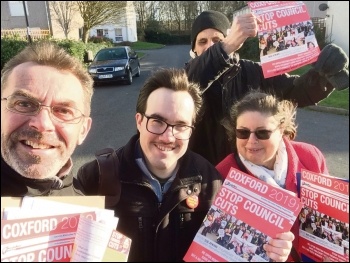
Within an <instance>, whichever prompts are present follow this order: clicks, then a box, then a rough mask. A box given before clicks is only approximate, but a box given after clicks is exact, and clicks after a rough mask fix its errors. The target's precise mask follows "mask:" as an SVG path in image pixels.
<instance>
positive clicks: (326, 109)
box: [307, 105, 349, 116]
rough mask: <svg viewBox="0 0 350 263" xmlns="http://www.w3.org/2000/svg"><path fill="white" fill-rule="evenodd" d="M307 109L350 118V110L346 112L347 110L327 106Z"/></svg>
mask: <svg viewBox="0 0 350 263" xmlns="http://www.w3.org/2000/svg"><path fill="white" fill-rule="evenodd" d="M307 109H310V110H314V111H321V112H328V113H333V114H339V115H346V116H349V110H346V109H340V108H333V107H326V106H320V105H316V106H309V107H307Z"/></svg>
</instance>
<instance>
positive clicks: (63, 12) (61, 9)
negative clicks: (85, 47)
mask: <svg viewBox="0 0 350 263" xmlns="http://www.w3.org/2000/svg"><path fill="white" fill-rule="evenodd" d="M50 2H51V3H50V6H51V10H52V13H53V14H54V18H53V19H54V20H55V21H57V23H58V24H59V26H60V27H61V28H62V30H63V32H64V35H65V37H66V38H68V34H69V32H70V31H71V26H72V21H73V18H74V16H75V15H76V13H77V11H78V9H77V6H76V4H75V2H73V1H50Z"/></svg>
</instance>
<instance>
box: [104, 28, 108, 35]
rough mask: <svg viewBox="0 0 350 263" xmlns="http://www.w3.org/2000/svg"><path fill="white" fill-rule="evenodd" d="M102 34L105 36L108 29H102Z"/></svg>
mask: <svg viewBox="0 0 350 263" xmlns="http://www.w3.org/2000/svg"><path fill="white" fill-rule="evenodd" d="M103 35H104V36H105V37H108V29H103Z"/></svg>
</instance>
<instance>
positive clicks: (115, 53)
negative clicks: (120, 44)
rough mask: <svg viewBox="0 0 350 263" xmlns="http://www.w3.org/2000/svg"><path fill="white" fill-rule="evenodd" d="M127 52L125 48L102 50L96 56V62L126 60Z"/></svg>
mask: <svg viewBox="0 0 350 263" xmlns="http://www.w3.org/2000/svg"><path fill="white" fill-rule="evenodd" d="M126 58H127V56H126V51H125V49H124V48H118V49H109V50H101V51H100V52H98V54H97V55H96V58H95V61H104V60H116V59H126Z"/></svg>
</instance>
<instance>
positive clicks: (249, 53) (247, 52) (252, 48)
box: [237, 37, 260, 61]
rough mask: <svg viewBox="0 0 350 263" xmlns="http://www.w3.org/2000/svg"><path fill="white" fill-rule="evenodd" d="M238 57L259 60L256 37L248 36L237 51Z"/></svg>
mask: <svg viewBox="0 0 350 263" xmlns="http://www.w3.org/2000/svg"><path fill="white" fill-rule="evenodd" d="M237 53H238V54H239V57H240V58H243V59H250V60H253V61H258V60H260V54H259V40H258V38H257V37H250V38H248V39H247V40H246V41H245V42H244V44H243V46H242V47H241V48H240V49H239V50H238V51H237Z"/></svg>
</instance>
